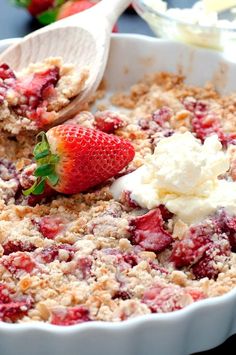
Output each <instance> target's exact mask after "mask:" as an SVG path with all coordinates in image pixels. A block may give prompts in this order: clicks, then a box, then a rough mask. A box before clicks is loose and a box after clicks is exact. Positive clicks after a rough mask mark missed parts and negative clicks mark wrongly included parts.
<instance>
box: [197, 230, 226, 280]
mask: <svg viewBox="0 0 236 355" xmlns="http://www.w3.org/2000/svg"><path fill="white" fill-rule="evenodd" d="M229 255H230V246H229V242H228V240H227V239H226V238H225V239H223V236H222V237H220V238H219V240H218V241H216V240H215V241H214V242H213V243H211V244H209V246H208V248H207V250H206V252H205V253H204V255H203V256H202V258H201V259H200V260H199V261H198V262H196V263H195V264H194V265H193V266H192V272H193V274H194V275H195V276H196V278H197V279H201V278H203V277H208V278H209V279H216V278H217V276H218V274H219V272H220V269H221V268H222V264H223V263H225V262H226V260H227V257H228V256H229ZM218 263H219V266H220V269H219V267H218Z"/></svg>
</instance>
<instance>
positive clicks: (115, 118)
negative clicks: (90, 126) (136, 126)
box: [95, 111, 126, 133]
mask: <svg viewBox="0 0 236 355" xmlns="http://www.w3.org/2000/svg"><path fill="white" fill-rule="evenodd" d="M124 126H126V123H125V122H124V121H123V120H122V118H121V117H120V116H119V114H118V113H116V112H112V111H101V112H97V113H96V114H95V127H96V128H97V129H99V130H100V131H102V132H105V133H114V132H115V130H116V129H118V128H121V127H124Z"/></svg>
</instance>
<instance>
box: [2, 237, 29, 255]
mask: <svg viewBox="0 0 236 355" xmlns="http://www.w3.org/2000/svg"><path fill="white" fill-rule="evenodd" d="M2 247H3V249H4V253H3V254H4V255H9V254H11V253H16V252H17V251H28V252H31V251H34V250H35V249H36V246H35V245H34V244H32V243H30V242H28V241H27V242H21V241H20V240H9V241H7V242H5V243H4V244H3V245H2Z"/></svg>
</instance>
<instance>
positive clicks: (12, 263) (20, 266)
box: [2, 251, 36, 275]
mask: <svg viewBox="0 0 236 355" xmlns="http://www.w3.org/2000/svg"><path fill="white" fill-rule="evenodd" d="M2 264H3V266H4V267H5V268H6V269H7V270H8V271H9V272H10V273H11V274H13V275H14V274H17V273H18V272H19V271H25V272H27V273H31V272H32V271H33V270H34V268H35V267H36V264H35V262H34V260H33V259H32V258H31V256H30V255H28V254H27V253H24V252H20V251H19V252H17V253H12V254H10V255H9V256H5V257H3V258H2Z"/></svg>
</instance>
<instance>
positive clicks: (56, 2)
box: [55, 0, 67, 6]
mask: <svg viewBox="0 0 236 355" xmlns="http://www.w3.org/2000/svg"><path fill="white" fill-rule="evenodd" d="M66 1H67V0H56V1H55V5H56V6H61V5H63V4H64V3H65V2H66Z"/></svg>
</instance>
